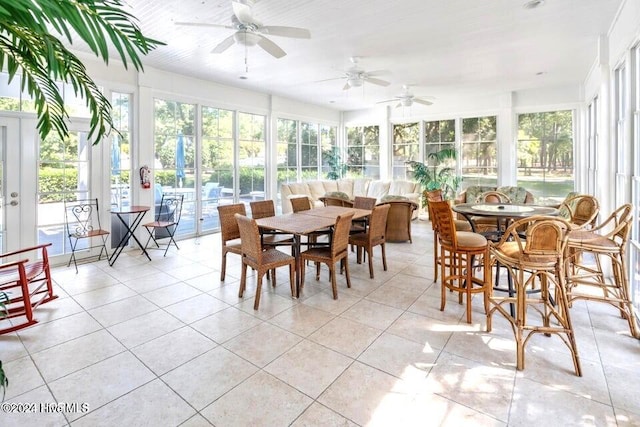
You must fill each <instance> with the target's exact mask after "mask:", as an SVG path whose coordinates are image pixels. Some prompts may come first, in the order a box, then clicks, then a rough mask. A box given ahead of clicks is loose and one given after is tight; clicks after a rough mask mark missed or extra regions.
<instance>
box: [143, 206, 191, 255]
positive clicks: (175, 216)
mask: <svg viewBox="0 0 640 427" xmlns="http://www.w3.org/2000/svg"><path fill="white" fill-rule="evenodd" d="M183 201H184V195H183V194H179V195H169V194H163V195H162V199H161V200H160V206H159V207H158V209H157V212H156V220H155V221H153V222H149V223H147V224H143V226H144V227H145V228H146V229H147V232H148V233H149V238H148V239H147V243H145V245H144V248H145V249H147V247H148V246H149V242H150V241H151V240H153V243H155V245H156V247H155V248H151V249H160V245H159V244H158V240H159V239H165V238H169V242H168V243H167V247H166V248H165V250H164V256H167V251H168V250H169V246H171V243H173V245H174V246H175V247H176V249H180V248H179V247H178V244H177V243H176V240H175V239H174V236H175V233H176V230H177V229H178V225H179V224H180V216H181V215H182V202H183Z"/></svg>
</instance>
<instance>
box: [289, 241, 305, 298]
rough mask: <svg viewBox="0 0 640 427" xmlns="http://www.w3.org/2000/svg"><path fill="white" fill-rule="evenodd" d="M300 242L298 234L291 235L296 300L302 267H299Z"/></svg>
mask: <svg viewBox="0 0 640 427" xmlns="http://www.w3.org/2000/svg"><path fill="white" fill-rule="evenodd" d="M301 240H302V236H300V235H299V234H294V235H293V246H292V247H291V250H292V251H293V252H294V253H293V257H294V258H295V259H296V261H295V267H296V298H300V281H301V280H302V278H301V277H300V276H301V274H302V266H301V265H300V262H301V260H300V251H301Z"/></svg>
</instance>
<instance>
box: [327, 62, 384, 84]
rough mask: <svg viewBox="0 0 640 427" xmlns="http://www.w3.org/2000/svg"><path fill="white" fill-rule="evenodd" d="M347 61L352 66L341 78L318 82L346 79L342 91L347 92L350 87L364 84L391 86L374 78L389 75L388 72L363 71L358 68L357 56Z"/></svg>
mask: <svg viewBox="0 0 640 427" xmlns="http://www.w3.org/2000/svg"><path fill="white" fill-rule="evenodd" d="M349 60H350V61H351V63H352V64H353V67H351V68H349V69H348V70H346V71H345V72H344V75H343V76H342V77H335V78H332V79H325V80H320V82H326V81H329V80H339V79H346V80H347V81H346V83H345V85H344V87H343V88H342V89H343V90H348V89H351V88H352V87H360V86H362V85H363V84H364V83H365V82H367V83H372V84H374V85H378V86H389V85H390V84H391V83H389V82H388V81H386V80H382V79H378V78H376V77H377V76H382V75H387V74H389V72H388V71H385V70H377V71H365V70H363V69H362V68H360V67H358V62H359V60H360V58H358V57H357V56H352V57H351V58H349Z"/></svg>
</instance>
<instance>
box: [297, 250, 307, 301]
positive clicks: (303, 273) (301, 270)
mask: <svg viewBox="0 0 640 427" xmlns="http://www.w3.org/2000/svg"><path fill="white" fill-rule="evenodd" d="M306 264H307V262H306V261H305V260H303V259H301V260H300V289H302V288H304V276H305V267H306ZM298 298H300V295H298Z"/></svg>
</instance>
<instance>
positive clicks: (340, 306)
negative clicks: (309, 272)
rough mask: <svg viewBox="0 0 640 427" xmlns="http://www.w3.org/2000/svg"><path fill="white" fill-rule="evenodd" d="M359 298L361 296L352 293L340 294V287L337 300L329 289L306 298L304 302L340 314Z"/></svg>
mask: <svg viewBox="0 0 640 427" xmlns="http://www.w3.org/2000/svg"><path fill="white" fill-rule="evenodd" d="M305 286H306V285H305ZM358 300H359V298H356V297H353V296H351V295H346V294H345V295H342V294H340V289H338V299H337V300H334V299H333V294H332V293H331V291H330V290H328V291H326V292H318V293H317V294H315V295H313V296H311V297H309V298H307V299H305V300H304V301H303V302H302V304H306V305H308V306H310V307H313V308H317V309H318V310H324V311H326V312H328V313H331V314H340V313H342V312H344V311H345V310H347V309H348V308H349V307H351V306H352V305H353V304H355V303H356V302H358Z"/></svg>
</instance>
